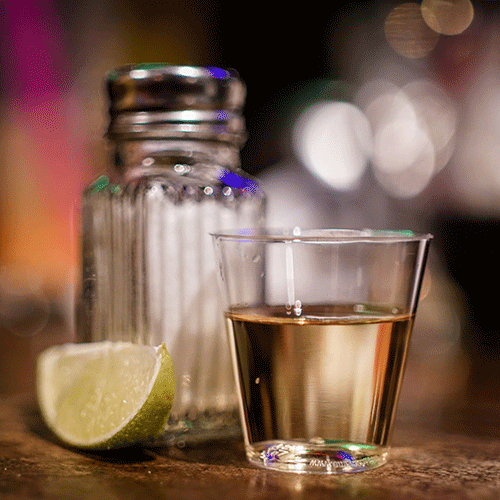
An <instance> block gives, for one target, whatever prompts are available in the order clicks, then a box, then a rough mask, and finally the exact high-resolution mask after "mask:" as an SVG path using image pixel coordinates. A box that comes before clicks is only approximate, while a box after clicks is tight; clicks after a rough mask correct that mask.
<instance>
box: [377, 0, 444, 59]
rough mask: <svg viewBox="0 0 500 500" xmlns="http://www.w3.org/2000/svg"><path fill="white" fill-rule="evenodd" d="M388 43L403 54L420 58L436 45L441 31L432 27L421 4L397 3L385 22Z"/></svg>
mask: <svg viewBox="0 0 500 500" xmlns="http://www.w3.org/2000/svg"><path fill="white" fill-rule="evenodd" d="M384 33H385V37H386V40H387V43H388V44H389V45H390V46H391V47H392V48H393V49H394V50H395V51H396V52H397V53H398V54H400V55H401V56H404V57H408V58H410V59H420V58H423V57H425V56H427V55H428V54H429V53H430V52H431V51H432V50H433V49H434V47H435V46H436V44H437V42H438V40H439V33H437V32H436V31H434V30H433V29H431V28H430V27H429V26H428V25H427V24H426V22H425V21H424V18H423V17H422V11H421V7H420V4H418V3H414V2H409V3H403V4H400V5H397V6H396V7H394V9H392V10H391V12H390V13H389V14H388V15H387V17H386V19H385V23H384Z"/></svg>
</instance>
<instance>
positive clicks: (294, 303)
mask: <svg viewBox="0 0 500 500" xmlns="http://www.w3.org/2000/svg"><path fill="white" fill-rule="evenodd" d="M213 238H214V243H215V249H216V258H217V260H218V268H219V271H220V273H219V278H220V283H221V284H222V292H223V293H222V295H223V299H222V301H223V304H224V315H225V318H226V325H227V329H228V332H229V337H230V344H231V350H232V357H233V367H234V371H235V376H236V380H237V385H238V389H239V394H240V412H241V417H242V426H243V433H244V441H245V448H246V454H247V457H248V459H249V461H250V462H252V463H254V464H257V465H259V466H263V467H266V468H269V469H276V470H284V471H293V472H315V473H325V474H331V473H339V472H356V471H362V470H367V469H373V468H375V467H378V466H380V465H383V464H384V463H385V462H386V461H387V458H388V454H389V444H390V437H391V428H392V424H393V420H394V415H395V410H396V406H397V401H398V396H399V390H400V387H401V381H402V377H403V371H404V366H405V360H406V356H407V352H408V344H409V340H410V334H411V330H412V325H413V321H414V317H415V312H416V308H417V302H418V297H419V291H420V285H421V282H422V276H423V271H424V267H425V262H426V257H427V253H428V248H429V243H430V241H431V239H432V236H431V235H416V234H413V233H412V232H409V231H372V230H359V231H358V230H316V231H301V230H300V229H298V228H295V229H291V230H276V231H270V230H268V231H255V230H242V231H234V232H227V233H219V234H213Z"/></svg>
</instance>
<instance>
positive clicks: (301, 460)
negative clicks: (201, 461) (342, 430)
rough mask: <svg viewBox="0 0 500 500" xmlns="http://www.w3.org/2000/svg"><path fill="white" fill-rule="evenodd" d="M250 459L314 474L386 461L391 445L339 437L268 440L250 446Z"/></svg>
mask: <svg viewBox="0 0 500 500" xmlns="http://www.w3.org/2000/svg"><path fill="white" fill-rule="evenodd" d="M246 454H247V458H248V460H249V461H250V463H252V464H254V465H258V466H259V467H264V468H266V469H273V470H280V471H284V472H296V473H312V474H340V473H347V472H361V471H366V470H371V469H375V468H377V467H380V466H381V465H384V464H385V463H386V462H387V458H388V455H389V453H388V448H387V447H378V446H372V445H366V444H359V443H351V442H348V441H337V440H311V441H304V442H302V441H265V442H262V443H255V444H253V445H250V446H247V447H246Z"/></svg>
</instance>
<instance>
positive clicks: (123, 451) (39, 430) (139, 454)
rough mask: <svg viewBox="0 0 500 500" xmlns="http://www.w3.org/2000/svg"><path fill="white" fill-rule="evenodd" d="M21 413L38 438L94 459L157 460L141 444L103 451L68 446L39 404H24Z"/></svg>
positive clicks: (119, 461)
mask: <svg viewBox="0 0 500 500" xmlns="http://www.w3.org/2000/svg"><path fill="white" fill-rule="evenodd" d="M21 415H22V417H23V419H24V421H25V423H26V428H27V430H28V431H29V432H31V433H32V434H34V435H35V436H37V437H38V438H41V439H43V440H44V441H47V442H50V443H52V444H55V445H57V446H61V447H63V448H66V449H68V450H71V451H73V452H75V453H79V454H80V455H83V456H86V457H89V458H93V459H94V460H99V461H102V462H111V463H121V464H127V463H139V462H150V461H153V460H155V457H154V455H152V454H151V452H150V451H148V450H147V449H145V448H144V447H142V446H139V445H134V446H130V447H127V448H120V449H116V450H102V451H86V450H79V449H77V448H74V447H71V446H68V445H66V444H65V443H63V442H61V441H60V440H59V439H58V438H57V437H56V436H55V435H54V434H53V433H52V431H51V430H50V429H49V428H48V427H47V425H46V424H45V422H44V421H43V418H42V415H41V413H40V410H39V409H38V405H37V404H36V403H35V402H29V403H25V404H24V405H22V407H21Z"/></svg>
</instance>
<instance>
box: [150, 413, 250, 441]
mask: <svg viewBox="0 0 500 500" xmlns="http://www.w3.org/2000/svg"><path fill="white" fill-rule="evenodd" d="M234 438H241V425H240V419H239V414H238V412H237V411H225V412H220V411H206V412H200V413H198V414H197V415H195V416H188V415H183V416H179V415H176V416H170V418H169V421H168V423H167V425H166V427H165V430H164V431H163V432H162V433H161V434H160V435H159V436H158V437H157V438H155V440H154V441H153V443H151V444H152V445H153V446H177V447H179V448H183V447H185V446H193V445H197V444H201V443H205V442H209V441H218V440H226V439H234Z"/></svg>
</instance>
